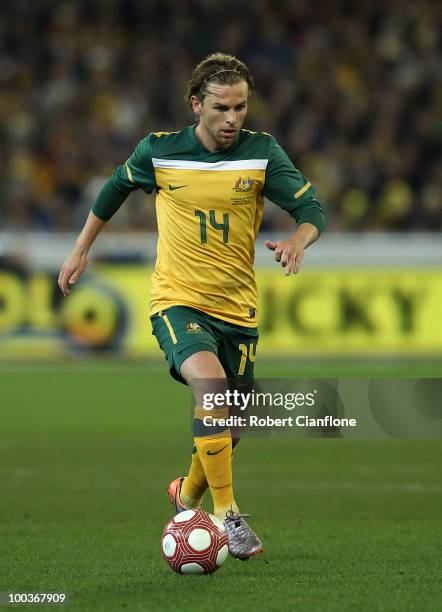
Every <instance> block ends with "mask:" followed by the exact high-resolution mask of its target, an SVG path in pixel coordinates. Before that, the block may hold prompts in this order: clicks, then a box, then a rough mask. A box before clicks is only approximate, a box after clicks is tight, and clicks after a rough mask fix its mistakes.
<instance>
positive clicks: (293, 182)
mask: <svg viewBox="0 0 442 612" xmlns="http://www.w3.org/2000/svg"><path fill="white" fill-rule="evenodd" d="M252 90H253V79H252V76H251V75H250V72H249V70H248V68H247V66H246V65H245V64H244V63H243V62H241V61H239V60H238V59H237V58H235V57H233V56H231V55H226V54H223V53H215V54H212V55H209V56H208V57H207V58H206V59H204V60H203V61H202V62H201V63H199V64H198V65H197V66H196V68H195V70H194V72H193V75H192V78H191V80H190V81H189V83H188V89H187V96H186V97H187V100H188V102H189V103H190V105H191V107H192V109H193V112H194V114H195V116H196V120H197V121H196V125H192V126H188V127H185V128H184V129H182V130H181V131H179V132H154V133H151V134H149V135H148V136H147V137H145V138H143V140H141V141H140V142H139V144H138V145H137V147H136V148H135V150H134V152H133V153H132V155H131V156H130V157H129V159H128V160H127V161H126V162H125V163H124V164H122V165H121V166H119V167H118V168H117V169H116V170H115V172H114V173H113V175H112V177H111V178H110V179H109V180H108V181H107V182H106V183H105V185H104V186H103V188H102V189H101V191H100V193H99V194H98V197H97V200H96V202H95V204H94V206H93V208H92V210H91V212H90V214H89V216H88V219H87V221H86V224H85V226H84V228H83V230H82V232H81V233H80V235H79V237H78V239H77V241H76V244H75V247H74V249H73V251H72V253H71V254H70V256H69V257H68V258H67V260H66V261H65V263H64V264H63V267H62V269H61V271H60V276H59V281H58V282H59V286H60V288H61V291H62V292H63V295H64V296H66V295H68V294H69V288H70V286H71V285H73V284H75V283H76V281H77V280H78V279H79V277H80V275H81V274H82V272H83V271H84V270H85V268H86V265H87V256H88V251H89V249H90V247H91V245H92V243H93V242H94V240H95V238H96V237H97V235H98V233H99V232H100V230H101V229H102V228H103V226H104V225H105V224H106V222H107V221H108V220H109V219H110V218H111V217H112V215H113V214H114V213H115V212H116V211H117V210H118V208H119V207H120V206H121V204H122V203H123V202H124V200H125V199H126V198H127V196H128V195H129V194H130V192H131V191H133V190H134V189H139V188H141V189H143V190H144V191H145V192H147V193H151V192H152V191H153V190H155V191H156V194H157V195H156V213H157V219H158V234H159V240H158V253H157V261H156V266H155V272H154V274H153V277H152V293H151V302H150V311H151V322H152V328H153V334H154V335H155V336H156V338H157V340H158V343H159V345H160V347H161V349H162V350H163V352H164V354H165V357H166V359H167V361H168V364H169V368H170V373H171V375H172V376H173V377H174V378H176V379H177V380H179V381H180V382H182V383H185V384H188V385H189V386H190V387H191V388H192V391H193V392H194V396H195V397H196V400H197V405H196V408H195V411H194V443H195V444H194V448H193V452H192V458H191V464H190V468H189V470H188V474H187V476H186V477H180V478H176V479H175V480H174V481H173V482H172V483H171V484H170V486H169V489H168V492H169V497H170V500H171V502H172V503H173V504H174V505H175V509H176V512H181V511H184V510H186V509H191V508H198V507H200V505H201V501H202V498H203V495H204V493H205V492H206V490H207V489H208V488H210V492H211V495H212V498H213V504H214V514H215V515H216V516H217V517H218V518H219V519H221V520H222V521H224V525H225V527H226V531H227V534H228V538H229V551H230V553H231V554H232V555H233V556H235V557H237V558H241V559H247V558H249V557H251V556H252V555H255V554H257V553H259V552H262V544H261V541H260V539H259V538H258V536H257V535H256V534H255V533H254V531H253V530H252V529H251V528H250V526H249V525H248V524H247V522H246V521H245V519H244V516H246V515H243V514H240V513H239V508H238V505H237V503H236V501H235V497H234V493H233V485H232V482H233V479H232V450H233V447H234V445H235V442H236V440H234V441H233V442H232V433H231V431H230V429H228V428H225V427H223V426H222V425H218V426H217V419H219V418H221V416H225V415H226V414H227V409H224V410H222V411H221V413H220V412H218V413H217V414H216V415H214V423H213V424H212V425H211V426H205V425H204V424H203V423H204V421H203V416H204V410H203V408H202V406H201V404H200V402H201V397H200V396H199V393H200V391H199V390H198V385H197V381H198V380H200V379H217V380H219V381H221V382H222V381H224V380H227V379H243V380H251V379H252V377H253V368H254V361H255V352H256V345H257V342H258V331H257V288H256V281H255V275H254V270H253V261H254V248H255V240H256V236H257V233H258V229H259V226H260V222H261V218H262V214H263V200H264V196H265V197H267V198H269V199H270V200H271V201H272V202H274V203H275V204H276V205H278V206H280V207H281V208H283V209H285V210H286V211H288V212H289V213H290V215H292V216H293V217H294V218H295V220H296V222H297V224H298V226H297V229H296V231H295V232H294V234H293V235H292V236H289V237H288V238H285V239H283V240H279V241H277V242H272V241H267V242H266V246H267V248H268V249H270V250H271V251H273V253H274V257H275V259H276V261H277V262H279V263H280V264H281V266H282V267H283V270H284V273H285V274H286V275H289V274H291V273H295V274H296V273H297V272H298V271H299V269H300V267H301V262H302V258H303V255H304V249H305V248H306V247H307V246H308V245H309V244H311V243H312V242H314V241H315V240H316V239H317V238H318V236H319V234H320V233H321V231H322V229H323V227H324V216H323V213H322V209H321V207H320V205H319V203H318V201H317V200H316V199H315V191H314V189H313V187H312V186H311V184H310V182H309V181H308V180H307V179H306V178H305V177H304V176H303V175H302V174H301V173H300V172H299V170H297V169H296V168H295V167H294V166H293V164H292V162H291V161H290V160H289V158H288V157H287V155H286V154H285V152H284V151H283V150H282V149H281V147H280V146H279V145H278V143H277V142H276V140H275V139H274V138H273V137H272V136H270V135H269V134H266V133H263V132H261V133H255V132H250V131H248V130H244V129H242V125H243V123H244V120H245V118H246V115H247V104H248V98H249V95H250V94H251V92H252ZM226 384H227V383H226Z"/></svg>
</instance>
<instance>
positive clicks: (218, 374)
mask: <svg viewBox="0 0 442 612" xmlns="http://www.w3.org/2000/svg"><path fill="white" fill-rule="evenodd" d="M180 373H181V376H182V377H183V378H184V380H185V381H186V382H187V383H188V384H189V385H190V384H191V381H192V379H198V378H207V379H210V378H220V379H224V378H226V373H225V371H224V368H223V366H222V365H221V362H220V360H219V359H218V357H217V356H216V355H215V354H214V353H211V352H210V351H198V352H197V353H194V354H193V355H190V357H188V358H187V359H186V360H185V361H183V363H182V364H181V369H180Z"/></svg>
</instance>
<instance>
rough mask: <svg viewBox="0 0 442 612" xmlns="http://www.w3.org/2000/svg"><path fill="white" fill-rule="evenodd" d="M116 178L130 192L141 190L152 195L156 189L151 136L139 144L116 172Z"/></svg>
mask: <svg viewBox="0 0 442 612" xmlns="http://www.w3.org/2000/svg"><path fill="white" fill-rule="evenodd" d="M114 178H115V179H116V180H117V182H118V183H119V184H120V186H121V187H122V188H126V189H129V190H133V189H137V188H141V189H143V191H145V192H146V193H151V192H152V191H153V190H154V189H155V188H156V180H155V170H154V167H153V164H152V152H151V136H147V137H146V138H143V140H141V141H140V142H139V143H138V144H137V146H136V147H135V150H134V151H133V153H132V155H131V156H130V157H129V159H128V160H127V161H126V162H125V163H124V164H122V165H121V166H118V168H117V169H116V170H115V172H114Z"/></svg>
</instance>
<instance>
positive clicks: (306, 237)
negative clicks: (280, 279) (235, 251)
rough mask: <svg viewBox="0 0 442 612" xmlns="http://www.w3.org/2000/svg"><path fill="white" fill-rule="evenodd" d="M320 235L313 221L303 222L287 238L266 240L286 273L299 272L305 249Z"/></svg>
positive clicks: (267, 245)
mask: <svg viewBox="0 0 442 612" xmlns="http://www.w3.org/2000/svg"><path fill="white" fill-rule="evenodd" d="M318 236H319V232H318V230H317V228H316V227H315V226H314V225H313V224H312V223H301V225H300V226H299V227H298V228H297V230H296V231H295V233H294V234H293V235H292V236H291V237H290V238H288V239H287V240H278V241H277V242H273V241H272V240H266V242H265V245H266V247H267V248H268V249H270V251H274V253H275V260H276V261H279V262H280V263H281V266H282V267H283V268H284V274H286V276H288V275H289V274H291V273H292V272H293V274H297V273H298V272H299V270H300V269H301V264H302V259H303V257H304V250H305V249H306V248H307V247H308V246H309V245H310V244H312V242H314V241H315V240H316V239H317V238H318Z"/></svg>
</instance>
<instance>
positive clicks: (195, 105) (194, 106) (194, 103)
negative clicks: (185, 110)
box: [190, 96, 201, 116]
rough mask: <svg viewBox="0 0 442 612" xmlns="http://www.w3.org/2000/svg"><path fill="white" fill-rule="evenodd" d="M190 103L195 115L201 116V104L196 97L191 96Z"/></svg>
mask: <svg viewBox="0 0 442 612" xmlns="http://www.w3.org/2000/svg"><path fill="white" fill-rule="evenodd" d="M190 103H191V105H192V110H193V112H194V113H195V115H198V116H199V115H201V102H200V101H199V99H198V98H197V97H196V96H191V97H190Z"/></svg>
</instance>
